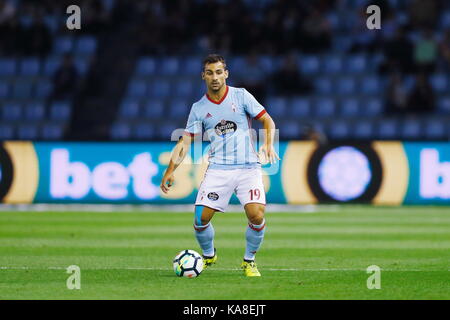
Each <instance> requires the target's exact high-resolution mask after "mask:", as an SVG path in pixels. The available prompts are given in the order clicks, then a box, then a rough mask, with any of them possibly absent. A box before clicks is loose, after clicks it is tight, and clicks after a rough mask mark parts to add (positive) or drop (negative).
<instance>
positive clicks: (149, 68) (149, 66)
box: [135, 57, 156, 76]
mask: <svg viewBox="0 0 450 320" xmlns="http://www.w3.org/2000/svg"><path fill="white" fill-rule="evenodd" d="M155 72H156V61H155V59H153V58H150V57H142V58H140V59H139V60H138V63H137V65H136V71H135V73H136V75H139V76H148V75H153V74H155Z"/></svg>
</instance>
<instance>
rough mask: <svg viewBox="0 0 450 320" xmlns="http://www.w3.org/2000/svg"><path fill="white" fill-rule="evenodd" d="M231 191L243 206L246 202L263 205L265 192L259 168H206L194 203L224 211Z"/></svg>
mask: <svg viewBox="0 0 450 320" xmlns="http://www.w3.org/2000/svg"><path fill="white" fill-rule="evenodd" d="M233 192H234V193H235V194H236V196H237V197H238V199H239V201H240V202H241V204H242V205H243V206H245V205H246V204H247V203H260V204H264V205H265V204H266V193H265V191H264V185H263V179H262V172H261V169H260V168H252V169H233V170H218V169H208V170H207V171H206V173H205V177H204V179H203V181H202V183H201V184H200V188H199V190H198V194H197V199H196V201H195V205H202V206H206V207H210V208H212V209H216V210H217V211H221V212H225V209H226V208H227V206H228V203H229V202H230V198H231V195H232V194H233Z"/></svg>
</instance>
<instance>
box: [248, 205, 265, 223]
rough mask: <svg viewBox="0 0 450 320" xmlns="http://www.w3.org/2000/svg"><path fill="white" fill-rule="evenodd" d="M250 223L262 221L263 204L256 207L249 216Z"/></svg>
mask: <svg viewBox="0 0 450 320" xmlns="http://www.w3.org/2000/svg"><path fill="white" fill-rule="evenodd" d="M248 220H249V221H250V223H252V224H255V225H260V224H262V223H263V222H264V206H260V207H258V208H257V209H256V210H254V212H253V214H252V215H250V216H249V219H248Z"/></svg>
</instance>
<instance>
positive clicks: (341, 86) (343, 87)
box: [336, 77, 356, 95]
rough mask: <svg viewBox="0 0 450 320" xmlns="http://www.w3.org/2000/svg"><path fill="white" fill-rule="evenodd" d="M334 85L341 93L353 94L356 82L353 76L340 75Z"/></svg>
mask: <svg viewBox="0 0 450 320" xmlns="http://www.w3.org/2000/svg"><path fill="white" fill-rule="evenodd" d="M336 87H337V92H338V93H339V94H341V95H348V94H353V93H355V91H356V82H355V79H354V78H353V77H342V78H340V79H338V80H337V83H336Z"/></svg>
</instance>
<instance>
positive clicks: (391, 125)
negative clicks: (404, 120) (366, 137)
mask: <svg viewBox="0 0 450 320" xmlns="http://www.w3.org/2000/svg"><path fill="white" fill-rule="evenodd" d="M377 128H378V132H377V135H378V136H379V137H380V138H381V139H395V138H398V122H397V121H396V120H394V119H383V120H381V121H380V122H379V123H378V126H377Z"/></svg>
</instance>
